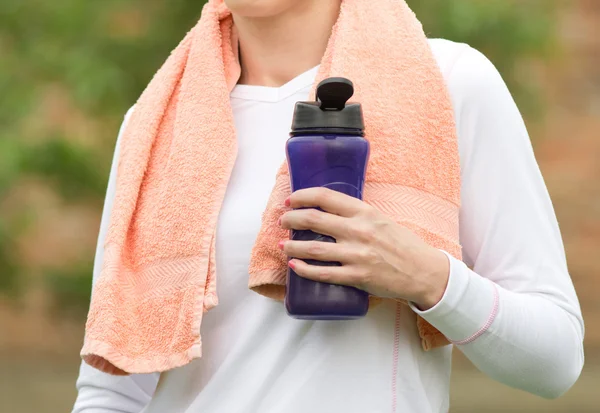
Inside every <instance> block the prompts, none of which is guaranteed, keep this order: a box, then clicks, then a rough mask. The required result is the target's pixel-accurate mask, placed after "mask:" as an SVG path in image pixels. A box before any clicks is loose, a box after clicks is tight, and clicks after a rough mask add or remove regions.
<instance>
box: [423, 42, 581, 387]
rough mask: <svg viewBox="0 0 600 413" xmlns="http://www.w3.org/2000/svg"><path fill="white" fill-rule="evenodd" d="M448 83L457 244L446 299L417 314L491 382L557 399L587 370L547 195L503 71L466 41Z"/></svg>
mask: <svg viewBox="0 0 600 413" xmlns="http://www.w3.org/2000/svg"><path fill="white" fill-rule="evenodd" d="M447 83H448V87H449V92H450V95H451V98H452V101H453V105H454V110H455V118H456V120H457V131H458V135H459V151H460V163H461V179H462V184H461V209H460V242H461V245H462V247H463V260H464V263H463V262H461V261H459V260H457V259H455V258H453V257H451V256H450V255H448V259H449V260H450V278H449V282H448V286H447V288H446V292H445V294H444V296H443V298H442V300H441V301H440V302H439V303H438V304H437V305H436V306H435V307H433V308H432V309H430V310H428V311H419V310H418V309H417V308H416V307H414V306H412V307H413V310H415V312H417V313H418V314H420V315H421V316H422V317H423V318H425V320H427V321H428V322H430V323H431V324H432V325H433V326H435V327H436V328H437V329H438V330H440V331H441V332H442V333H443V334H444V335H446V337H448V339H449V340H451V341H452V342H453V343H454V344H455V345H456V346H457V347H458V348H460V350H461V351H462V352H463V353H464V354H465V355H466V356H467V357H468V358H469V359H470V360H471V361H472V362H473V363H474V364H475V366H477V367H478V368H479V369H480V370H481V371H482V372H484V373H486V374H487V375H489V376H490V377H492V378H493V379H495V380H497V381H500V382H502V383H504V384H507V385H509V386H512V387H515V388H519V389H522V390H525V391H528V392H530V393H533V394H536V395H539V396H542V397H546V398H555V397H558V396H560V395H561V394H563V393H564V392H565V391H567V390H568V389H569V388H570V387H571V386H572V385H573V384H574V383H575V381H576V380H577V378H578V377H579V375H580V373H581V369H582V367H583V360H584V357H583V335H584V327H583V320H582V316H581V310H580V307H579V302H578V299H577V296H576V293H575V289H574V287H573V283H572V281H571V278H570V276H569V272H568V269H567V263H566V258H565V251H564V247H563V243H562V239H561V235H560V231H559V227H558V223H557V220H556V216H555V213H554V210H553V207H552V203H551V200H550V197H549V195H548V191H547V189H546V186H545V184H544V180H543V178H542V175H541V173H540V170H539V167H538V165H537V162H536V159H535V157H534V152H533V149H532V145H531V142H530V139H529V136H528V134H527V130H526V128H525V125H524V122H523V119H522V117H521V115H520V113H519V110H518V109H517V106H516V104H515V102H514V101H513V99H512V97H511V94H510V92H509V91H508V89H507V87H506V85H505V83H504V81H503V80H502V78H501V76H500V74H499V73H498V71H497V70H496V68H495V67H494V66H493V65H492V63H491V62H490V61H489V60H488V59H487V58H486V57H484V56H483V55H482V54H481V53H479V52H477V51H476V50H474V49H472V48H470V47H468V46H466V45H464V47H463V48H462V50H461V52H460V54H459V56H458V58H457V60H456V61H455V64H454V66H453V67H452V69H451V72H450V73H449V74H448V78H447Z"/></svg>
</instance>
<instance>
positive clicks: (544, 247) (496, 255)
mask: <svg viewBox="0 0 600 413" xmlns="http://www.w3.org/2000/svg"><path fill="white" fill-rule="evenodd" d="M362 1H365V0H347V1H346V2H341V1H339V0H338V1H335V0H332V1H327V2H325V1H322V0H304V1H296V0H261V1H258V2H257V1H251V0H225V3H226V6H227V8H228V9H229V11H230V12H231V15H232V16H233V24H234V26H235V33H236V36H234V37H233V43H234V44H237V46H238V48H239V49H238V50H239V60H240V62H241V72H240V73H239V76H236V77H237V85H236V86H235V87H234V88H233V90H232V91H231V93H230V95H229V97H228V99H229V104H230V105H231V109H232V112H233V120H234V122H235V132H236V134H237V146H238V153H237V158H236V160H235V165H234V166H233V170H232V172H231V174H230V176H229V177H228V184H227V192H226V194H225V198H224V201H223V204H222V207H221V208H220V211H219V215H218V225H217V226H216V238H215V244H216V248H215V249H214V251H216V257H215V263H216V267H217V272H218V274H219V276H218V277H219V278H218V280H219V284H218V285H219V287H218V296H219V305H218V306H216V307H215V308H214V309H212V310H211V311H209V312H207V313H206V314H205V315H204V320H203V322H202V327H201V328H202V336H203V343H202V346H203V355H202V358H195V359H194V360H193V361H191V362H186V363H180V364H179V365H181V367H177V368H172V369H160V370H159V369H154V370H152V369H150V370H142V369H138V370H135V369H130V370H125V372H135V371H162V373H160V374H159V373H150V374H137V375H136V374H134V375H130V376H127V377H117V376H112V375H108V374H106V373H102V372H100V371H98V370H95V369H94V368H92V367H90V366H89V365H87V364H85V363H84V364H82V367H81V371H80V377H79V380H78V382H77V387H78V390H79V395H78V398H77V401H76V403H75V407H74V410H73V411H74V412H76V413H92V412H94V413H98V412H123V413H134V412H135V413H138V412H141V411H143V412H145V413H154V412H161V413H162V412H188V413H191V412H228V413H229V412H232V413H235V412H261V413H262V412H266V413H278V412H286V413H295V412H298V413H299V412H315V413H318V412H338V411H340V412H357V413H358V412H361V413H362V412H400V411H402V412H416V413H421V412H423V413H425V412H427V413H430V412H431V413H434V412H435V413H441V412H447V411H448V409H449V401H448V398H449V381H450V360H451V351H452V350H451V348H452V346H435V347H436V348H434V349H430V350H429V351H427V352H425V351H423V350H422V348H421V344H420V341H419V334H418V333H417V331H416V328H415V320H416V315H418V316H420V317H422V318H423V319H424V320H425V321H426V322H428V323H429V324H430V325H432V326H434V327H435V328H436V329H437V330H438V331H439V332H440V333H441V334H443V336H445V337H446V338H447V339H448V340H449V341H451V342H452V343H453V344H454V345H455V346H456V347H457V348H459V349H460V350H461V351H462V352H463V353H464V354H465V355H466V356H467V357H468V358H469V359H470V360H471V361H472V362H473V363H474V364H475V365H476V366H477V367H478V368H479V369H480V370H481V371H483V372H484V373H486V374H488V375H489V376H490V377H492V378H493V379H495V380H498V381H500V382H502V383H505V384H507V385H509V386H512V387H516V388H519V389H522V390H525V391H528V392H530V393H533V394H536V395H539V396H542V397H546V398H555V397H558V396H560V395H561V394H563V393H564V392H565V391H566V390H568V389H569V388H570V387H571V386H572V385H573V384H574V382H575V381H576V380H577V378H578V376H579V374H580V372H581V369H582V366H583V345H582V342H583V320H582V317H581V312H580V308H579V304H578V300H577V297H576V294H575V291H574V288H573V285H572V282H571V280H570V277H569V274H568V271H567V266H566V261H565V255H564V249H563V246H562V241H561V237H560V233H559V229H558V225H557V222H556V218H555V215H554V211H553V208H552V204H551V202H550V199H549V196H548V193H547V190H546V188H545V185H544V182H543V179H542V177H541V174H540V171H539V169H538V166H537V164H536V161H535V158H534V155H533V151H532V148H531V144H530V142H529V138H528V136H527V132H526V130H525V126H524V124H523V121H522V118H521V116H520V114H519V112H518V110H517V108H516V106H515V103H514V102H513V100H512V98H511V96H510V93H509V92H508V90H507V89H506V86H505V85H504V83H503V81H502V79H501V77H500V75H499V74H498V72H497V71H496V70H495V68H494V67H493V65H492V64H491V63H490V62H489V61H488V60H487V59H486V58H485V57H484V56H483V55H481V54H480V53H478V52H477V51H475V50H473V49H471V48H470V47H468V46H467V45H464V44H456V43H452V42H449V41H445V40H429V42H428V46H427V47H428V48H429V49H430V52H431V54H432V55H433V58H434V59H435V62H436V64H437V67H439V69H440V70H441V75H442V76H443V81H444V83H445V86H446V87H447V91H448V93H449V97H450V101H451V105H452V108H453V112H454V120H455V122H456V131H457V138H458V156H459V160H460V201H461V207H460V216H459V225H460V244H461V246H462V257H463V260H464V263H463V261H461V260H460V259H458V258H456V255H457V254H448V253H447V252H445V251H442V250H441V249H438V248H433V247H432V246H430V245H428V244H427V243H425V242H424V241H422V240H421V238H420V237H419V236H415V234H414V233H413V232H412V231H410V230H408V229H407V228H405V227H404V226H403V225H400V224H398V223H397V222H396V221H395V220H394V219H391V217H389V216H387V215H386V214H385V213H384V212H383V211H379V210H377V208H375V207H373V206H372V205H369V204H367V203H363V202H362V201H358V200H355V199H352V198H349V197H346V196H344V195H342V194H338V193H335V192H332V191H327V190H323V189H314V190H313V189H311V190H304V191H298V192H296V193H294V194H293V195H292V196H291V197H290V198H289V199H288V200H286V205H287V206H289V207H292V208H296V209H294V210H291V211H290V210H287V211H286V212H285V213H283V214H282V215H281V220H280V223H279V225H280V226H281V227H282V228H284V229H313V230H315V231H317V232H324V233H330V234H336V235H339V237H337V238H338V244H332V245H327V246H325V245H316V244H311V243H302V242H292V241H286V240H283V241H282V242H281V243H280V248H281V249H282V250H283V251H284V252H285V254H286V255H288V256H293V257H297V258H296V259H293V260H291V261H290V263H289V266H290V267H292V268H294V270H295V271H296V272H297V273H298V274H299V275H301V276H303V277H307V278H311V279H316V280H325V281H328V282H332V283H338V284H347V285H354V286H358V287H360V288H362V289H364V290H366V291H368V292H369V293H371V294H372V295H375V296H380V297H386V298H391V299H396V300H405V301H408V302H410V303H411V304H410V308H411V309H412V311H408V308H407V307H404V306H398V305H396V304H394V303H393V302H392V301H391V300H387V301H384V302H383V303H381V304H379V305H378V306H374V307H373V308H372V310H371V311H370V312H369V314H368V315H367V316H366V317H365V318H363V319H361V320H356V321H352V322H328V323H324V322H314V321H298V320H293V319H291V318H289V317H288V316H287V315H286V314H285V310H284V309H283V307H282V306H281V304H280V303H278V302H276V301H274V300H271V299H268V298H265V297H263V296H261V295H258V294H256V293H254V292H252V291H250V290H249V289H248V288H247V287H248V286H247V282H246V280H247V275H248V272H249V269H248V267H249V266H251V265H250V255H251V250H252V248H253V246H254V245H255V239H256V237H257V234H259V231H261V215H262V213H263V210H264V209H265V205H267V201H268V199H269V193H270V191H271V188H272V187H273V184H274V179H273V177H274V176H275V174H276V172H277V169H278V167H279V166H280V164H281V162H282V160H283V158H284V146H285V140H286V136H287V134H288V132H289V125H290V121H291V117H292V112H293V109H294V104H295V102H297V101H305V100H310V97H309V93H310V89H311V86H312V85H313V83H314V81H315V78H316V77H317V73H318V70H319V68H318V66H319V63H320V62H321V61H322V58H323V54H324V53H325V54H326V55H327V53H326V49H327V47H328V41H329V40H330V34H331V33H332V27H334V24H335V23H336V21H337V20H338V16H339V15H340V5H341V4H342V3H343V4H342V7H344V4H346V3H348V4H352V3H355V4H356V3H360V2H362ZM213 3H218V1H214V2H213ZM372 3H373V4H391V2H389V3H386V2H384V1H380V2H377V1H373V2H372ZM398 3H400V2H398ZM363 4H364V3H363ZM348 7H350V6H348ZM363 7H364V6H363ZM390 7H392V6H390ZM394 7H395V6H394ZM402 7H404V6H402ZM395 11H396V10H395V9H394V12H395ZM203 18H204V16H203ZM340 19H341V17H340ZM372 29H373V27H369V28H365V29H364V30H372ZM334 32H335V29H334ZM399 47H400V46H399ZM428 53H429V52H428ZM399 65H400V63H399ZM226 67H227V66H226ZM226 74H227V69H226ZM160 79H162V78H160V76H159V80H160ZM178 96H179V97H178V99H180V100H181V99H182V96H185V95H183V94H182V95H178ZM183 99H185V97H184V98H183ZM183 103H185V102H183ZM139 110H140V109H139V106H138V107H137V108H136V107H134V108H133V109H132V110H131V111H130V113H129V114H128V115H127V116H126V119H125V122H124V125H127V123H128V122H129V121H130V119H133V117H134V116H135V113H136V111H139ZM365 110H367V109H365ZM215 116H216V115H215ZM134 126H135V125H134ZM135 127H137V128H141V123H140V121H139V120H138V121H137V126H135ZM126 128H127V126H124V127H123V128H122V132H121V134H120V138H119V141H121V140H122V139H123V138H122V135H123V131H124V130H126ZM131 128H134V127H133V126H132V127H131ZM134 129H135V128H134ZM119 147H120V145H118V148H119ZM118 157H119V158H120V157H122V155H120V154H119V149H117V151H116V152H115V162H113V169H112V171H111V176H110V181H109V187H108V195H107V201H106V204H105V209H104V214H103V218H102V226H101V231H100V240H99V243H98V245H99V247H98V250H97V255H96V265H95V268H94V282H95V290H97V289H98V288H99V287H98V279H99V278H101V277H99V275H100V273H101V267H102V264H103V261H105V260H106V257H105V251H104V247H103V246H104V245H105V242H104V241H105V238H106V236H107V233H108V232H109V216H111V214H112V215H114V213H115V211H113V206H114V205H116V204H113V202H118V201H119V198H118V197H117V198H116V201H115V193H117V192H118V189H117V187H116V182H117V165H118V163H119V162H116V159H117V158H118ZM430 161H431V162H434V159H433V158H432V159H431V160H430ZM140 179H141V178H140ZM142 203H143V202H142ZM300 207H320V208H321V209H322V210H323V212H315V211H314V210H311V209H297V208H300ZM116 212H117V214H118V213H119V211H116ZM113 220H114V219H113ZM156 224H157V225H160V222H156ZM351 228H358V229H359V231H358V230H357V231H358V232H353V234H359V233H360V234H362V236H356V237H348V239H346V238H344V236H343V234H345V233H349V231H350V229H351ZM308 258H316V259H320V260H327V261H329V260H337V261H342V263H343V264H344V265H342V266H341V267H338V268H336V269H334V270H333V271H330V272H325V270H323V269H322V268H321V269H319V268H318V267H313V266H310V265H308V264H307V263H306V262H305V261H303V259H308ZM105 267H106V265H105ZM471 268H472V269H471ZM250 271H251V270H250ZM102 278H106V277H104V276H103V277H102ZM207 284H209V281H207ZM94 293H95V294H96V293H97V291H95V292H94ZM91 314H96V313H91ZM99 314H102V313H99ZM415 314H416V315H415ZM96 318H97V317H92V316H90V320H91V321H90V322H89V323H88V326H89V325H90V323H91V324H93V323H94V322H96V321H95V319H96ZM145 327H146V326H144V325H140V328H142V329H143V328H145ZM164 328H168V326H164ZM130 341H131V340H130ZM84 354H88V353H86V351H84ZM109 361H110V360H109ZM113 364H115V365H116V366H117V368H121V369H123V367H122V366H123V365H120V366H121V367H119V365H118V363H116V362H114V363H113ZM98 366H100V364H98ZM165 370H166V371H165ZM107 371H108V370H107ZM121 373H122V372H121Z"/></svg>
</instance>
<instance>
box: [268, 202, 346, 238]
mask: <svg viewBox="0 0 600 413" xmlns="http://www.w3.org/2000/svg"><path fill="white" fill-rule="evenodd" d="M348 221H349V220H348V219H347V218H342V217H340V216H337V215H333V214H329V213H327V212H323V211H319V210H317V209H313V208H309V209H295V210H292V211H289V212H286V213H285V214H284V215H283V216H282V217H281V224H280V225H281V226H282V227H283V228H285V229H296V230H311V231H313V232H317V233H319V234H323V235H329V236H330V237H333V238H335V239H339V238H344V237H345V236H346V234H347V233H348V226H349V222H348Z"/></svg>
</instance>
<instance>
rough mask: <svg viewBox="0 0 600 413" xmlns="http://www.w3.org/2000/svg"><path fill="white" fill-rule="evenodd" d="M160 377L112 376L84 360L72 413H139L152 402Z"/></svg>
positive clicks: (145, 375) (138, 375)
mask: <svg viewBox="0 0 600 413" xmlns="http://www.w3.org/2000/svg"><path fill="white" fill-rule="evenodd" d="M158 377H159V375H158V374H157V373H156V374H134V375H131V376H111V375H109V374H106V373H102V372H101V371H98V370H96V369H94V368H93V367H90V366H88V365H87V364H85V363H82V364H81V368H80V371H79V378H78V379H77V391H78V393H77V400H76V401H75V404H74V406H73V410H72V413H139V412H141V411H142V410H143V409H144V407H145V406H146V405H147V404H148V403H149V402H150V399H151V398H152V394H153V393H154V389H155V388H156V384H157V383H158Z"/></svg>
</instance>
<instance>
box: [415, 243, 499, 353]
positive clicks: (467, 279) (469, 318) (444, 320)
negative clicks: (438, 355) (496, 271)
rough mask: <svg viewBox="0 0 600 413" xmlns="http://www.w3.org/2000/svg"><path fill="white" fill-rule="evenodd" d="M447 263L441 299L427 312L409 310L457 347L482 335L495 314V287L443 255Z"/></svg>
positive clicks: (451, 258)
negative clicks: (448, 267)
mask: <svg viewBox="0 0 600 413" xmlns="http://www.w3.org/2000/svg"><path fill="white" fill-rule="evenodd" d="M442 252H444V254H446V256H447V257H448V260H449V261H450V275H449V278H448V285H447V287H446V291H445V292H444V295H443V297H442V299H441V300H440V301H439V302H438V303H437V304H436V305H435V306H433V307H432V308H430V309H429V310H426V311H421V310H419V309H418V308H417V307H416V306H415V305H414V304H412V303H409V305H410V307H411V309H412V310H413V311H414V312H415V313H417V314H418V315H420V316H421V317H422V318H423V319H425V320H426V321H427V322H429V324H431V325H432V326H434V327H435V328H436V329H438V330H439V331H440V332H441V333H442V334H444V335H445V336H446V338H448V340H449V341H451V342H452V343H454V344H456V345H461V344H468V343H470V342H472V341H474V340H475V339H477V338H478V337H479V336H480V335H481V334H483V333H484V332H485V331H486V330H487V329H488V328H489V327H490V325H491V324H492V323H493V321H494V319H495V318H496V315H497V314H498V289H497V287H496V285H495V284H494V283H493V282H491V281H490V280H488V279H485V278H483V277H481V276H479V275H477V274H476V273H474V272H473V271H471V270H470V269H469V268H468V267H467V266H466V265H465V264H464V263H463V262H462V261H460V260H457V259H456V258H454V257H453V256H451V255H450V254H448V253H447V252H445V251H442Z"/></svg>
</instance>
